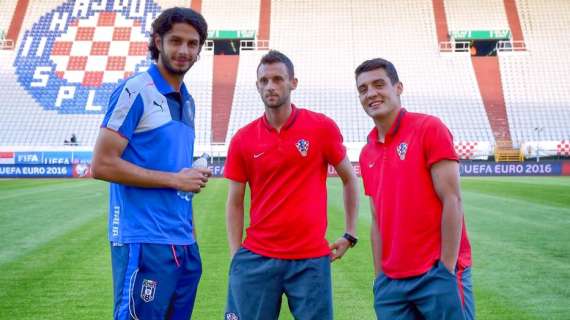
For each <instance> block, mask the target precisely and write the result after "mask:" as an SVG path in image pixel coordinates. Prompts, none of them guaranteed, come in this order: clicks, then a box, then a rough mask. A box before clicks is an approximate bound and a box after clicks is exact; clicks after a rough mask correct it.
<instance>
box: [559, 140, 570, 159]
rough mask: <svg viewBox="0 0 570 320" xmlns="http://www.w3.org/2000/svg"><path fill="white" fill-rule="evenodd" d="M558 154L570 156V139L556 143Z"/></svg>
mask: <svg viewBox="0 0 570 320" xmlns="http://www.w3.org/2000/svg"><path fill="white" fill-rule="evenodd" d="M556 154H558V155H559V156H565V157H570V140H562V141H560V142H559V143H558V144H557V145H556Z"/></svg>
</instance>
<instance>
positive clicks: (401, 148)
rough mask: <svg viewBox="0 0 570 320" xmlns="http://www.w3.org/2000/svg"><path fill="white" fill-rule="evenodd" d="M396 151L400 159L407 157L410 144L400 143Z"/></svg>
mask: <svg viewBox="0 0 570 320" xmlns="http://www.w3.org/2000/svg"><path fill="white" fill-rule="evenodd" d="M396 152H397V153H398V156H399V157H400V160H404V159H406V152H408V144H407V143H405V142H402V143H400V144H399V145H398V147H397V148H396Z"/></svg>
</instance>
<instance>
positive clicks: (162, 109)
mask: <svg viewBox="0 0 570 320" xmlns="http://www.w3.org/2000/svg"><path fill="white" fill-rule="evenodd" d="M163 103H164V102H163ZM152 104H154V105H155V106H157V107H159V108H160V111H161V112H164V107H163V106H162V103H161V104H158V102H156V101H154V100H153V101H152Z"/></svg>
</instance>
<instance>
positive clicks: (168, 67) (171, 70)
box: [160, 50, 196, 76]
mask: <svg viewBox="0 0 570 320" xmlns="http://www.w3.org/2000/svg"><path fill="white" fill-rule="evenodd" d="M162 52H164V50H163V51H162ZM160 59H161V60H162V65H163V66H164V68H165V69H166V71H167V72H168V73H170V74H173V75H177V76H183V75H185V74H186V72H188V70H190V68H191V67H192V66H193V65H194V62H196V59H191V60H190V64H189V66H188V68H186V69H177V68H175V67H174V66H173V65H172V64H171V63H170V61H171V60H170V59H168V58H166V57H164V56H162V55H161V56H160Z"/></svg>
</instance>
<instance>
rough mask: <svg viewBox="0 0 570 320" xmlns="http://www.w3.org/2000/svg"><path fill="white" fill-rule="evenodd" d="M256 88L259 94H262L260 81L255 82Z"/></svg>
mask: <svg viewBox="0 0 570 320" xmlns="http://www.w3.org/2000/svg"><path fill="white" fill-rule="evenodd" d="M255 87H256V88H257V92H259V94H261V93H262V91H263V88H261V85H260V84H259V81H255Z"/></svg>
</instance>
